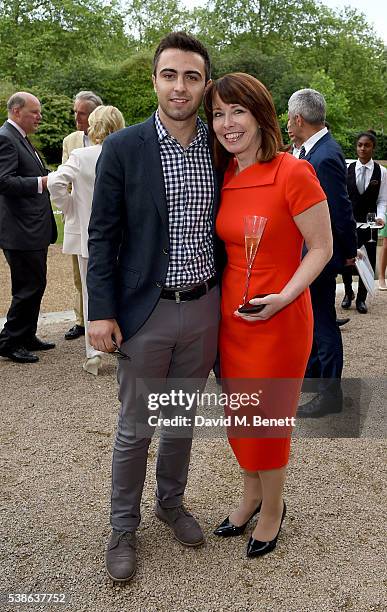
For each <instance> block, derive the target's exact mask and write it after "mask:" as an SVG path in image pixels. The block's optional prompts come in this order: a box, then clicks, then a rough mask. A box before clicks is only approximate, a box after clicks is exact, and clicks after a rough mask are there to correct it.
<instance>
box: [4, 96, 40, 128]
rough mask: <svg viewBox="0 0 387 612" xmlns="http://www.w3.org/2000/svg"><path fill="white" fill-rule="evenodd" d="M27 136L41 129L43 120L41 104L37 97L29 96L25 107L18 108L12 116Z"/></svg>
mask: <svg viewBox="0 0 387 612" xmlns="http://www.w3.org/2000/svg"><path fill="white" fill-rule="evenodd" d="M11 118H12V119H13V121H15V123H17V124H18V125H19V126H20V127H21V128H22V130H24V131H25V133H26V134H33V133H34V132H36V130H37V129H38V127H39V123H40V121H41V119H42V113H41V108H40V102H39V100H38V98H35V96H28V98H26V103H25V105H24V106H23V107H22V108H20V107H16V108H15V109H14V111H13V114H12V116H11Z"/></svg>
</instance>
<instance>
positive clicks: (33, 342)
mask: <svg viewBox="0 0 387 612" xmlns="http://www.w3.org/2000/svg"><path fill="white" fill-rule="evenodd" d="M7 108H8V120H7V121H6V122H5V123H4V125H3V126H2V128H1V129H0V248H2V249H3V251H4V255H5V258H6V260H7V262H8V265H9V267H10V270H11V281H12V302H11V306H10V308H9V310H8V313H7V321H6V323H5V325H4V327H3V330H2V331H1V333H0V355H1V356H2V357H8V358H9V359H11V360H12V361H16V362H19V363H33V362H35V361H38V360H39V358H38V357H37V356H36V355H35V354H34V352H35V351H44V350H48V349H52V348H54V346H55V345H54V344H53V343H51V342H42V340H39V338H37V337H36V328H37V323H38V316H39V309H40V303H41V300H42V297H43V293H44V290H45V287H46V271H47V249H48V245H49V244H50V243H53V242H55V241H56V238H57V231H56V224H55V220H54V216H53V214H52V209H51V204H50V198H49V195H48V191H47V174H48V171H47V170H46V168H45V166H44V163H43V161H42V159H41V158H40V156H39V154H38V152H37V151H36V149H34V147H33V145H32V144H31V143H30V141H29V140H28V134H33V133H34V132H36V130H37V129H38V126H39V123H40V121H41V118H42V115H41V108H40V102H39V100H38V99H37V98H36V97H35V96H33V95H32V94H30V93H26V92H18V93H15V94H14V95H13V96H11V98H10V99H9V100H8V103H7ZM32 351H33V352H32Z"/></svg>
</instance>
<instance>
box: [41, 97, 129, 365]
mask: <svg viewBox="0 0 387 612" xmlns="http://www.w3.org/2000/svg"><path fill="white" fill-rule="evenodd" d="M89 126H90V128H89V131H88V137H89V139H90V142H91V143H92V146H89V147H83V148H81V149H74V150H73V151H72V152H71V153H70V157H69V158H68V160H67V161H66V162H65V163H64V164H62V165H61V166H59V168H58V169H57V170H56V172H51V173H50V174H49V175H48V189H49V191H50V194H51V197H52V198H53V200H54V201H55V206H56V207H57V208H59V209H60V210H62V211H63V213H64V220H65V225H64V239H63V253H67V254H71V255H77V256H78V262H79V270H80V275H81V283H82V298H83V313H84V319H85V328H86V333H85V344H86V361H85V362H84V364H83V369H84V370H85V371H86V372H89V373H90V374H94V375H97V374H98V370H99V368H100V367H101V365H102V359H101V354H102V353H101V352H100V351H96V350H95V349H94V348H93V347H92V346H91V344H90V341H89V335H88V333H87V329H88V323H87V318H88V317H87V312H88V305H87V302H88V296H87V285H86V273H87V264H88V247H87V241H88V237H89V234H88V226H89V220H90V214H91V203H92V200H93V193H94V181H95V167H96V164H97V160H98V158H99V155H100V153H101V150H102V143H103V141H104V140H105V138H106V137H107V136H108V135H109V134H112V133H113V132H116V131H117V130H120V129H122V128H124V127H125V121H124V118H123V116H122V114H121V112H120V111H119V110H118V109H117V108H115V107H114V106H97V108H96V109H95V110H94V111H93V112H92V113H91V114H90V115H89ZM69 185H71V192H69Z"/></svg>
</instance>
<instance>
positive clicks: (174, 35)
mask: <svg viewBox="0 0 387 612" xmlns="http://www.w3.org/2000/svg"><path fill="white" fill-rule="evenodd" d="M166 49H180V51H191V52H192V53H197V54H198V55H201V56H202V58H203V60H204V64H205V70H206V82H207V81H208V80H209V79H210V78H211V61H210V56H209V55H208V51H207V49H206V48H205V46H204V45H202V43H201V42H200V40H198V39H197V38H194V37H193V36H190V35H189V34H187V33H186V32H171V33H170V34H168V35H167V36H165V37H164V38H163V39H162V40H161V41H160V43H159V46H158V47H157V49H156V51H155V54H154V57H153V74H154V75H155V76H156V70H157V64H158V62H159V58H160V55H161V54H162V52H163V51H165V50H166Z"/></svg>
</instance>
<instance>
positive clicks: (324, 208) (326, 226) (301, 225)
mask: <svg viewBox="0 0 387 612" xmlns="http://www.w3.org/2000/svg"><path fill="white" fill-rule="evenodd" d="M294 221H295V223H296V225H297V227H298V229H299V230H300V232H301V234H302V235H303V237H304V240H305V244H306V246H307V249H308V253H307V254H306V255H305V257H304V258H303V259H302V261H301V263H300V265H299V267H298V268H297V270H296V271H295V273H294V274H293V276H292V278H291V279H290V280H289V282H288V283H287V284H286V285H285V287H284V288H283V289H282V291H281V293H273V294H270V295H267V296H266V297H265V298H260V299H256V300H250V303H251V304H266V306H265V308H264V309H263V310H262V311H261V312H259V313H252V314H249V315H243V314H240V313H238V312H236V313H235V314H237V315H238V316H239V317H242V318H243V319H245V320H246V321H256V320H257V319H260V320H265V319H269V318H270V317H272V316H273V315H274V314H275V313H276V312H278V311H279V310H281V309H282V308H284V307H285V306H287V305H288V304H290V303H291V302H293V300H295V299H296V298H297V297H298V296H299V295H300V293H302V292H303V291H304V290H305V289H306V288H307V287H309V285H310V284H311V283H312V281H314V279H315V278H316V277H317V276H318V275H319V274H320V272H321V271H322V269H323V268H324V266H325V265H326V264H327V263H328V261H329V260H330V258H331V257H332V251H333V241H332V230H331V223H330V218H329V210H328V205H327V201H326V200H323V201H322V202H319V203H318V204H315V205H314V206H311V207H310V208H308V209H307V210H305V211H304V212H302V213H300V214H299V215H297V216H296V217H294Z"/></svg>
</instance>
